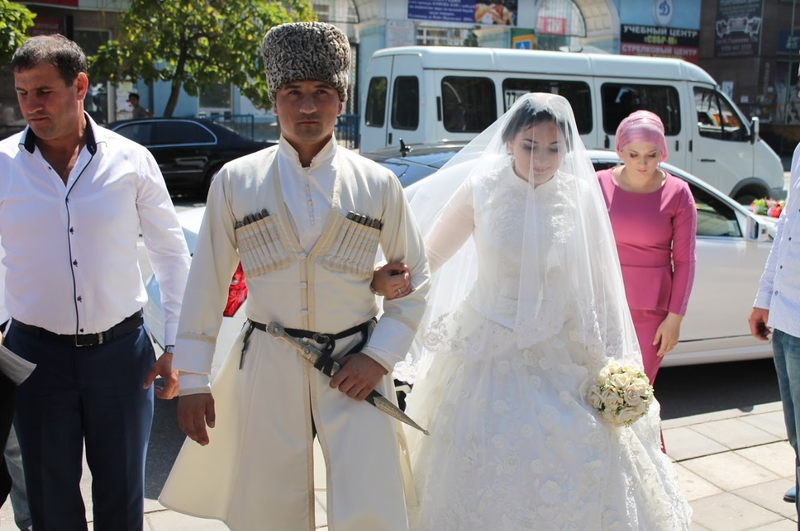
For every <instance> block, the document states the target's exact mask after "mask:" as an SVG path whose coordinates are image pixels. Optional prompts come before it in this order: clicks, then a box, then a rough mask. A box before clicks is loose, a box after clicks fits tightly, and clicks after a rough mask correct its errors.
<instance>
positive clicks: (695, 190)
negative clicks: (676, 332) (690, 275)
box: [145, 145, 777, 375]
mask: <svg viewBox="0 0 800 531" xmlns="http://www.w3.org/2000/svg"><path fill="white" fill-rule="evenodd" d="M419 151H420V153H419V155H418V157H419V158H416V159H415V156H417V155H416V154H415V153H414V152H413V151H412V152H410V153H405V154H398V155H396V156H394V157H392V156H387V150H381V152H380V155H379V156H374V157H373V158H374V159H375V160H376V161H377V162H379V163H381V164H383V165H384V166H386V167H388V168H390V169H392V170H393V171H395V173H397V174H398V176H399V177H400V179H401V181H404V176H408V175H411V174H413V175H414V178H413V179H411V180H410V182H406V181H404V184H407V185H410V186H409V188H407V192H413V189H414V188H415V186H413V184H412V183H413V182H416V181H417V180H419V179H420V178H421V176H425V175H429V174H430V173H433V172H434V171H436V169H438V168H439V167H441V165H442V164H444V162H446V160H447V158H449V157H447V156H446V157H444V158H443V157H436V156H432V153H431V149H425V150H419ZM434 151H435V150H434ZM442 151H447V153H449V154H450V155H449V156H452V154H454V153H455V152H457V151H458V149H457V148H456V149H454V148H453V146H452V145H450V146H443V147H442ZM589 153H590V156H591V157H592V161H593V162H594V164H595V168H596V169H598V170H601V169H605V168H609V167H611V166H615V165H617V164H619V163H620V161H619V158H618V157H617V155H616V153H613V152H607V151H589ZM365 155H366V156H368V157H369V156H371V154H369V153H367V154H365ZM662 167H663V168H664V169H665V170H666V171H668V172H670V173H672V174H673V175H675V176H676V177H679V178H681V179H683V180H685V181H686V182H688V183H689V188H690V189H691V191H692V194H693V195H694V200H695V203H696V204H697V269H696V275H695V280H694V287H693V289H692V295H691V298H690V300H689V309H688V312H687V314H686V317H685V318H684V320H683V325H682V327H681V341H680V343H679V344H678V346H677V347H676V348H675V350H674V351H672V352H671V353H670V354H669V355H668V356H667V357H666V358H665V359H664V363H663V366H664V367H669V366H677V365H692V364H696V363H714V362H721V361H738V360H749V359H757V358H767V357H770V356H771V355H772V350H771V347H770V345H769V343H767V342H765V341H759V340H757V339H755V338H753V337H752V336H751V335H750V329H749V326H748V324H747V316H748V314H749V312H750V309H751V308H752V305H753V301H754V299H755V295H756V290H757V287H758V281H759V279H760V277H761V272H762V271H763V269H764V264H765V262H766V259H767V255H768V254H769V250H770V247H771V246H772V239H773V237H774V227H775V223H776V221H777V220H775V219H773V218H766V217H764V216H755V215H753V214H752V213H751V212H750V211H748V210H747V209H746V208H745V207H743V206H742V205H740V204H739V203H737V202H736V201H734V200H733V199H731V198H730V197H728V196H727V195H725V194H724V193H722V192H720V191H719V190H717V189H716V188H714V187H712V186H710V185H708V184H706V183H704V182H703V181H702V180H700V179H699V178H697V177H695V176H693V175H691V174H689V173H687V172H685V171H683V170H680V169H678V168H675V167H674V166H671V165H669V164H662ZM401 172H402V173H401ZM204 212H205V207H198V208H194V209H191V210H187V211H184V212H181V213H180V214H179V215H178V216H179V218H180V220H181V224H182V226H183V229H184V233H185V234H186V241H187V243H188V245H189V250H190V251H192V250H193V249H194V245H195V242H196V239H197V232H198V230H199V228H200V222H201V221H202V218H203V213H204ZM147 291H148V294H149V296H150V300H149V301H148V303H147V305H146V306H145V321H146V323H147V324H148V326H149V329H150V330H151V331H153V335H154V339H155V340H156V341H157V342H158V343H159V344H162V345H163V337H161V336H159V335H158V334H157V333H156V331H161V330H163V329H164V326H163V323H164V312H163V310H162V308H161V302H160V299H159V292H158V285H157V283H156V281H155V279H154V278H152V277H151V278H150V279H149V280H148V282H147ZM244 321H245V316H244V305H242V307H241V308H239V309H238V311H236V312H235V314H234V315H233V316H231V317H227V318H224V319H223V325H222V329H221V330H220V333H219V336H218V339H217V354H216V356H215V357H214V364H213V369H212V375H213V374H215V373H216V371H217V370H218V369H219V366H220V365H221V363H222V360H223V359H224V358H225V356H227V354H228V352H229V351H230V348H231V346H232V345H233V342H234V341H235V339H236V336H237V335H238V333H239V331H240V330H241V328H242V326H243V325H244Z"/></svg>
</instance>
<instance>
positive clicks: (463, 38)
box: [417, 25, 475, 46]
mask: <svg viewBox="0 0 800 531" xmlns="http://www.w3.org/2000/svg"><path fill="white" fill-rule="evenodd" d="M474 40H475V34H474V30H473V28H472V27H469V28H458V27H452V26H430V25H428V26H420V25H418V26H417V45H418V46H465V45H470V44H471V43H472V42H473V41H474Z"/></svg>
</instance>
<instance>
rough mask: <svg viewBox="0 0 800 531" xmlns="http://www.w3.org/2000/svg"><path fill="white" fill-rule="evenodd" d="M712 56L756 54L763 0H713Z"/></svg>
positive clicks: (759, 40)
mask: <svg viewBox="0 0 800 531" xmlns="http://www.w3.org/2000/svg"><path fill="white" fill-rule="evenodd" d="M717 1H718V3H717V20H716V23H715V25H714V56H715V57H747V56H753V55H757V54H758V51H759V45H760V43H761V12H762V8H763V0H717Z"/></svg>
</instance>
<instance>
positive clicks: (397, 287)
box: [370, 262, 413, 300]
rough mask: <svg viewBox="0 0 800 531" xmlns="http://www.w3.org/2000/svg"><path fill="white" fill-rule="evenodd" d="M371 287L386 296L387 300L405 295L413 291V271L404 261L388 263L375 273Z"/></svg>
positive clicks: (374, 291)
mask: <svg viewBox="0 0 800 531" xmlns="http://www.w3.org/2000/svg"><path fill="white" fill-rule="evenodd" d="M370 288H371V289H372V291H373V293H375V294H376V295H380V296H382V297H385V298H386V299H387V300H392V299H399V298H400V297H405V296H406V295H408V294H409V293H411V292H412V291H413V288H412V286H411V273H409V272H408V267H407V266H406V265H405V264H403V263H400V262H392V263H390V264H386V265H385V266H383V267H381V268H380V269H378V270H376V271H375V273H373V275H372V284H370Z"/></svg>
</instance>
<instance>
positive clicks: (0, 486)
mask: <svg viewBox="0 0 800 531" xmlns="http://www.w3.org/2000/svg"><path fill="white" fill-rule="evenodd" d="M15 390H16V386H15V385H14V382H12V381H11V380H9V379H8V378H7V377H6V375H5V374H3V373H1V372H0V506H1V505H3V504H4V503H5V501H6V497H7V496H8V493H9V492H10V491H11V476H9V475H8V469H7V468H6V460H5V458H4V457H3V451H2V450H3V449H5V447H6V441H7V440H8V432H9V431H10V430H11V422H12V421H13V420H14V395H15Z"/></svg>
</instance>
